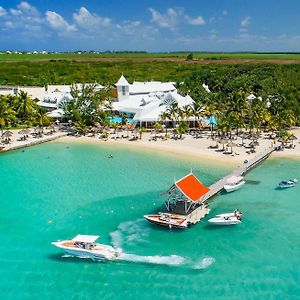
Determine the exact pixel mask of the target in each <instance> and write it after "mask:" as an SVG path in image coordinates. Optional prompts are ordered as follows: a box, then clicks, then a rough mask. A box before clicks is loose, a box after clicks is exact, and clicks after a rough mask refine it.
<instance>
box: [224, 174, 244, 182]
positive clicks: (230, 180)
mask: <svg viewBox="0 0 300 300" xmlns="http://www.w3.org/2000/svg"><path fill="white" fill-rule="evenodd" d="M243 179H244V178H243V177H242V176H231V177H229V178H228V179H227V183H230V184H234V183H238V182H239V181H241V180H243Z"/></svg>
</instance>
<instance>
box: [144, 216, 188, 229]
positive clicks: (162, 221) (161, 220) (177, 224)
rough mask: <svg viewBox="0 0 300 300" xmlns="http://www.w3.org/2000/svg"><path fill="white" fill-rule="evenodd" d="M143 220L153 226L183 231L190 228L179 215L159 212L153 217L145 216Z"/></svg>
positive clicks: (186, 221)
mask: <svg viewBox="0 0 300 300" xmlns="http://www.w3.org/2000/svg"><path fill="white" fill-rule="evenodd" d="M144 218H145V219H146V220H148V221H149V222H151V223H153V224H156V225H160V226H164V227H169V228H178V229H183V228H187V227H190V226H191V222H190V221H189V220H188V219H187V218H186V217H185V216H181V215H175V214H169V213H161V212H159V213H158V214H154V215H145V216H144Z"/></svg>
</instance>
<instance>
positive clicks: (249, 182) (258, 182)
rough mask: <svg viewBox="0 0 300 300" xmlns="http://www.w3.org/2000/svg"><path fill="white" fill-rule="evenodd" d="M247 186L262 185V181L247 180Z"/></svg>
mask: <svg viewBox="0 0 300 300" xmlns="http://www.w3.org/2000/svg"><path fill="white" fill-rule="evenodd" d="M245 181H246V183H247V184H260V183H261V181H260V180H251V179H246V180H245Z"/></svg>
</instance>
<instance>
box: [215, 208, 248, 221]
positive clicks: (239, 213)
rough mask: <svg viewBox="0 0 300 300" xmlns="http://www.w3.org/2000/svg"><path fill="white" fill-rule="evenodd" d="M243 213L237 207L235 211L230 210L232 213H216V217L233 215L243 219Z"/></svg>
mask: <svg viewBox="0 0 300 300" xmlns="http://www.w3.org/2000/svg"><path fill="white" fill-rule="evenodd" d="M242 216H243V213H242V212H240V211H239V210H238V209H236V210H235V211H234V212H230V213H225V214H219V215H216V216H215V217H216V218H231V217H236V218H238V219H239V220H241V219H242Z"/></svg>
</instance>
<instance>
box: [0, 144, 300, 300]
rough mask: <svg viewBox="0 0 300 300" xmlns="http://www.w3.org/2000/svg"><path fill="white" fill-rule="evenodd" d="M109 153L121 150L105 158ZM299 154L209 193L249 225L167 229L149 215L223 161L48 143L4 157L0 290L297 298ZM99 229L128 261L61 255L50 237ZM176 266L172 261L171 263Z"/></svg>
mask: <svg viewBox="0 0 300 300" xmlns="http://www.w3.org/2000/svg"><path fill="white" fill-rule="evenodd" d="M109 153H112V154H113V155H114V158H113V159H108V158H107V156H108V154H109ZM299 167H300V162H299V161H293V160H279V159H269V160H268V161H266V162H265V163H263V164H262V165H261V166H259V167H257V168H256V169H255V170H253V171H252V172H251V173H249V174H248V175H247V176H246V178H247V180H249V183H248V184H247V185H245V186H244V187H243V188H242V189H241V190H239V191H236V192H234V193H232V194H221V195H219V196H217V197H216V198H215V199H214V201H213V202H212V203H211V205H210V207H211V209H212V213H211V215H213V214H217V213H221V212H226V211H231V210H233V209H235V208H239V209H240V210H242V211H243V212H244V213H245V218H244V222H243V224H241V225H239V226H235V227H212V226H209V225H208V224H207V222H206V220H204V221H203V222H201V223H199V224H197V225H195V226H194V227H192V228H191V229H189V230H185V231H170V230H168V229H167V230H165V229H162V228H159V227H155V226H154V225H152V224H150V223H147V222H146V221H144V220H143V218H142V216H143V215H144V214H147V213H151V212H154V211H157V210H159V209H160V208H161V205H162V202H163V199H162V198H161V197H159V194H160V193H161V192H162V191H164V190H165V189H167V188H168V187H169V186H170V185H171V184H172V183H173V180H174V179H173V178H174V176H175V178H177V179H179V178H180V177H181V176H184V175H185V174H186V173H187V172H189V170H190V169H191V168H193V172H194V173H195V174H196V175H197V176H198V178H200V179H201V180H202V181H203V182H204V183H205V184H207V185H209V184H211V183H212V182H213V181H214V180H216V179H218V178H220V177H221V176H222V175H224V174H225V173H226V172H227V171H228V169H226V168H225V167H217V166H215V165H210V164H208V163H207V162H202V161H197V162H195V161H190V160H183V159H182V158H181V157H180V156H167V155H157V154H156V153H151V152H144V153H141V152H139V151H133V150H129V149H122V148H116V147H114V148H110V147H109V146H107V145H103V146H95V145H75V144H70V145H69V144H64V143H49V144H44V145H40V146H36V147H32V148H28V149H25V150H24V152H22V150H20V151H15V152H10V153H6V154H1V155H0V170H1V173H0V200H1V215H0V241H1V243H0V260H1V263H0V276H1V280H0V296H1V299H36V298H42V299H73V298H74V299H88V298H89V299H153V298H155V299H298V298H300V288H299V283H300V229H299V224H300V222H299V211H300V201H299V189H300V184H299V185H298V186H296V187H295V188H292V189H288V190H285V191H280V190H277V189H275V187H276V185H277V183H278V182H279V181H280V180H282V179H288V178H290V177H293V178H294V177H298V178H299ZM78 233H81V234H100V235H101V239H100V241H102V242H103V243H108V244H114V245H115V246H120V247H122V249H123V251H124V252H125V253H127V254H130V255H128V256H127V257H125V259H124V260H123V261H115V262H106V263H98V262H92V261H89V260H83V259H76V258H63V257H62V254H61V252H60V251H59V249H56V248H55V247H53V246H52V245H51V244H50V242H51V241H55V240H58V239H65V238H72V237H73V236H75V235H76V234H78ZM173 264H175V266H174V265H173Z"/></svg>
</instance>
